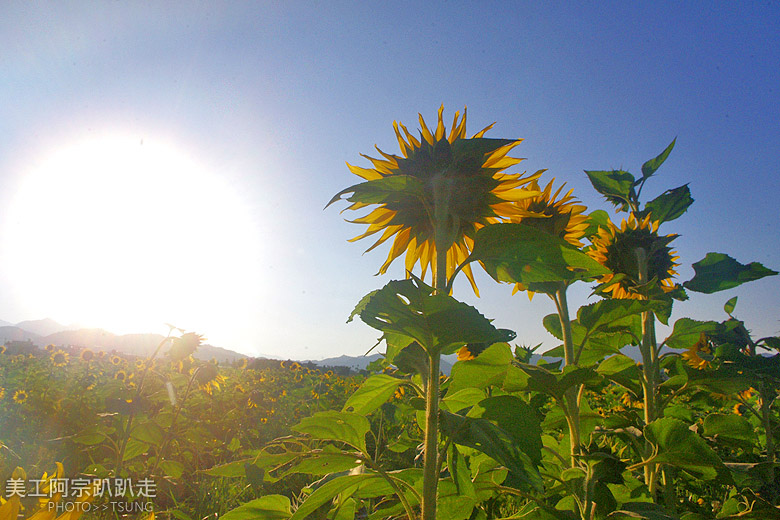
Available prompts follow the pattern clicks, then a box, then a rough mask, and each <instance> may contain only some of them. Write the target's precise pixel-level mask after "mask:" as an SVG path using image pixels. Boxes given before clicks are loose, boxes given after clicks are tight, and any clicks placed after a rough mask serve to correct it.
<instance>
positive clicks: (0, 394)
mask: <svg viewBox="0 0 780 520" xmlns="http://www.w3.org/2000/svg"><path fill="white" fill-rule="evenodd" d="M3 397H5V388H3V387H2V386H0V399H2V398H3Z"/></svg>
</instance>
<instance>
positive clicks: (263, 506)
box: [219, 495, 292, 520]
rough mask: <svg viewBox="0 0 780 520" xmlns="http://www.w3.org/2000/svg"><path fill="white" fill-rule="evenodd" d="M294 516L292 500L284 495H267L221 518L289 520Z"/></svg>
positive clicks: (234, 519) (224, 519)
mask: <svg viewBox="0 0 780 520" xmlns="http://www.w3.org/2000/svg"><path fill="white" fill-rule="evenodd" d="M291 515H292V511H291V510H290V499H289V498H287V497H286V496H284V495H266V496H264V497H261V498H257V499H255V500H252V501H249V502H247V503H246V504H241V505H240V506H238V507H237V508H235V509H232V510H230V511H228V512H227V513H225V514H224V515H222V516H220V517H219V518H220V520H287V519H288V518H290V516H291Z"/></svg>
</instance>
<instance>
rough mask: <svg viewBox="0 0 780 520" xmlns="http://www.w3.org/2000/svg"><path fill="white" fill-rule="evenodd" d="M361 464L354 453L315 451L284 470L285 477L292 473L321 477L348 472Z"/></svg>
mask: <svg viewBox="0 0 780 520" xmlns="http://www.w3.org/2000/svg"><path fill="white" fill-rule="evenodd" d="M361 463H362V462H361V461H360V460H358V459H357V458H356V457H355V454H354V453H344V452H342V451H331V450H324V449H323V450H316V451H312V452H311V453H309V454H306V456H304V457H303V459H302V460H301V461H300V462H298V463H297V464H294V465H293V466H291V467H289V468H287V469H285V471H284V474H285V475H292V474H293V473H303V474H306V475H315V476H322V475H327V474H329V473H339V472H341V471H348V470H351V469H352V468H354V467H357V466H359V465H360V464H361Z"/></svg>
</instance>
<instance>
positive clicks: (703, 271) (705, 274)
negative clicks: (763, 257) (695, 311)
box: [683, 253, 777, 294]
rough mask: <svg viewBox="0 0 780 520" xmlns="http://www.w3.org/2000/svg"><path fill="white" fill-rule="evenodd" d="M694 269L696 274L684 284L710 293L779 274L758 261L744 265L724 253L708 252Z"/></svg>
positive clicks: (693, 289)
mask: <svg viewBox="0 0 780 520" xmlns="http://www.w3.org/2000/svg"><path fill="white" fill-rule="evenodd" d="M693 269H694V271H696V275H695V276H694V277H693V278H692V279H690V280H688V281H687V282H685V283H684V284H683V285H685V288H686V289H690V290H691V291H696V292H702V293H708V294H710V293H714V292H718V291H725V290H726V289H732V288H734V287H737V286H740V285H742V284H743V283H745V282H751V281H753V280H760V279H761V278H764V277H765V276H774V275H776V274H777V271H773V270H771V269H767V268H766V267H764V266H763V265H761V264H760V263H758V262H751V263H749V264H747V265H743V264H740V263H739V262H737V261H736V260H734V259H733V258H731V257H730V256H728V255H724V254H723V253H707V256H705V257H704V258H703V259H702V260H699V261H698V262H696V263H694V264H693Z"/></svg>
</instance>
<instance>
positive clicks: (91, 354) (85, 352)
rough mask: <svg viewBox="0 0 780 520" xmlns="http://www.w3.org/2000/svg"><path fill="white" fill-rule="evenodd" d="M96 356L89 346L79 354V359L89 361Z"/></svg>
mask: <svg viewBox="0 0 780 520" xmlns="http://www.w3.org/2000/svg"><path fill="white" fill-rule="evenodd" d="M94 358H95V353H94V352H92V351H91V350H89V349H88V348H85V349H84V350H82V351H81V353H80V354H79V359H80V360H81V361H85V362H89V361H92V360H93V359H94Z"/></svg>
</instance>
